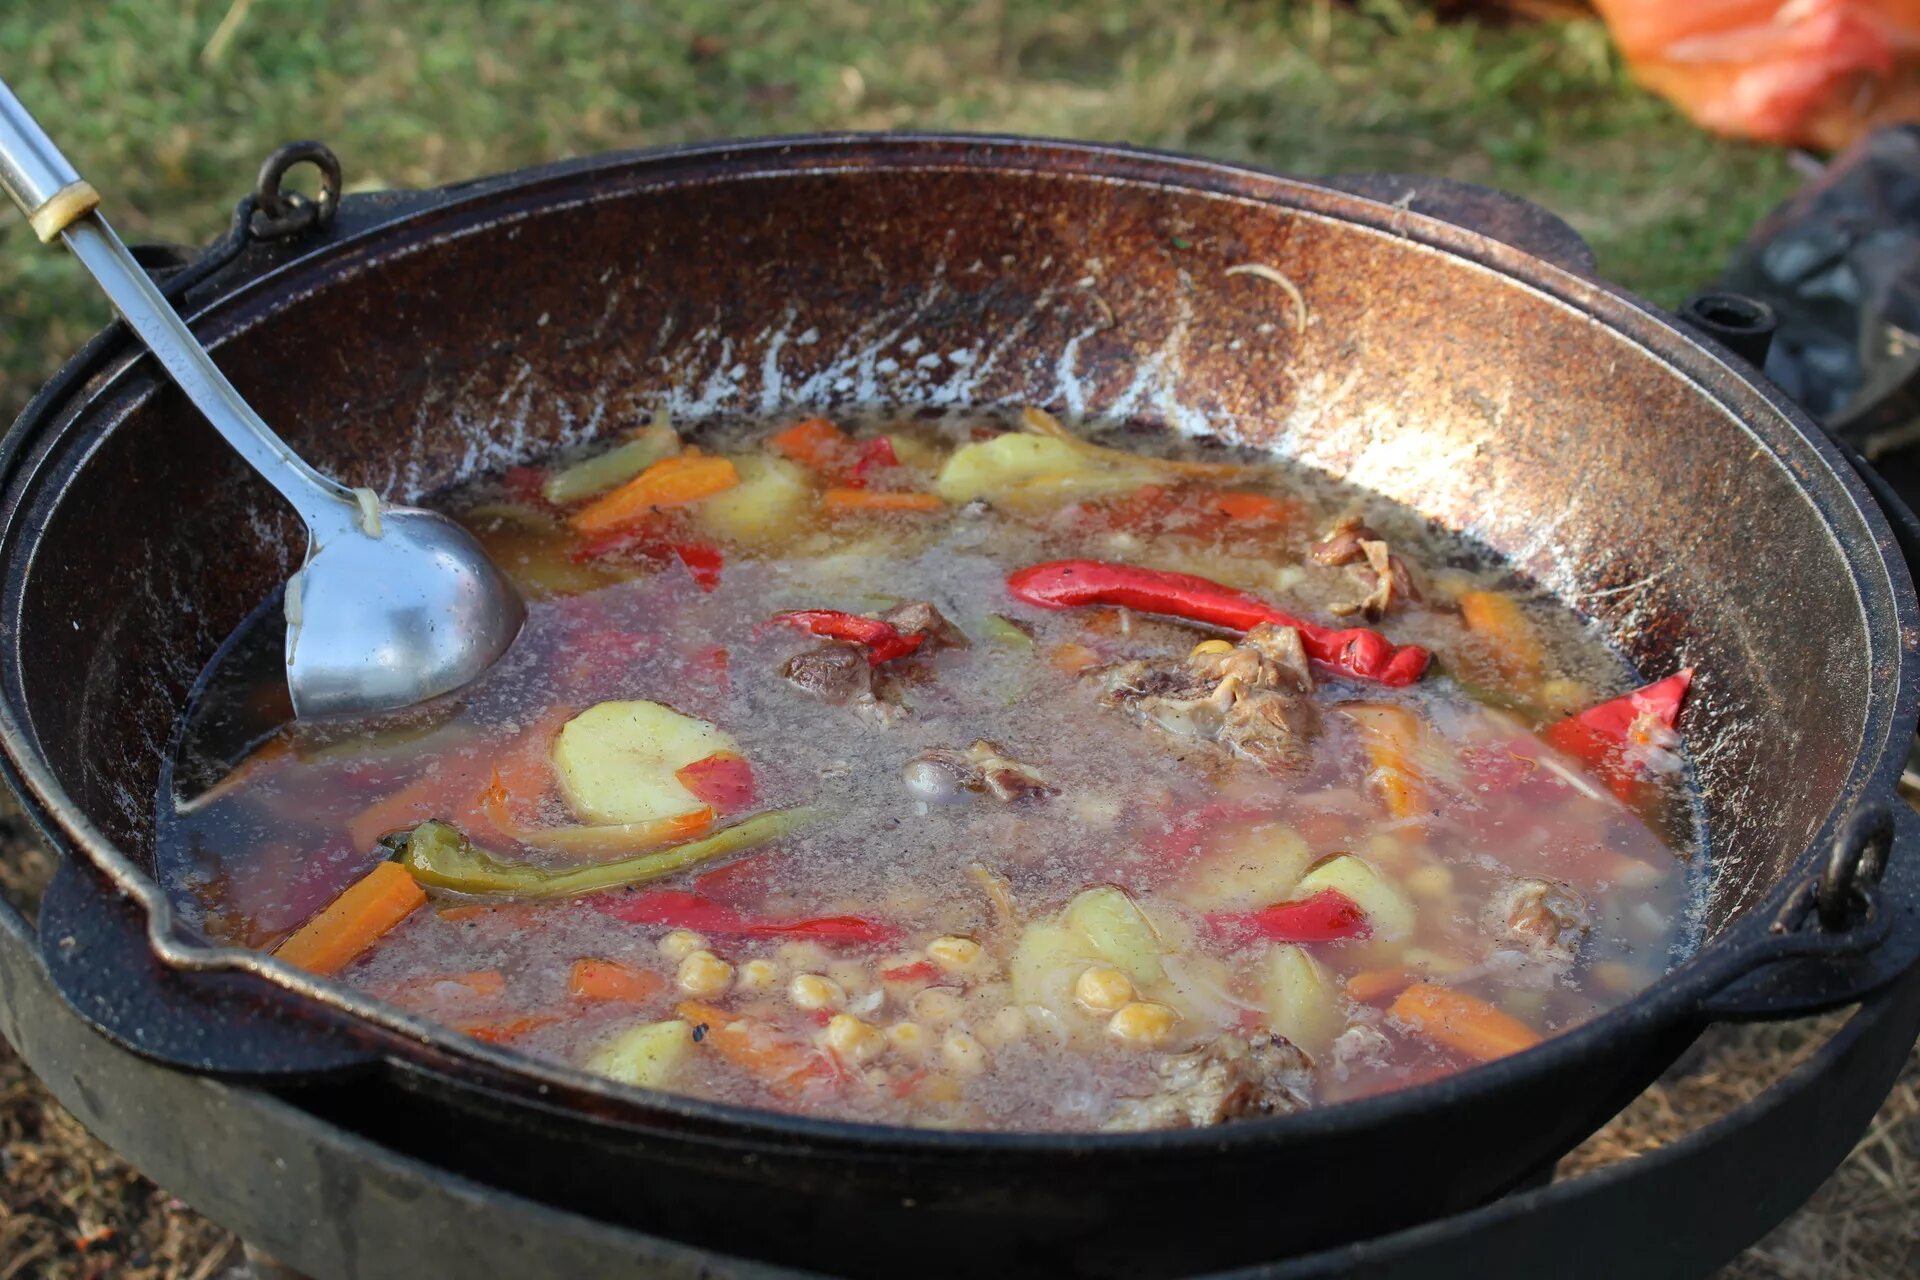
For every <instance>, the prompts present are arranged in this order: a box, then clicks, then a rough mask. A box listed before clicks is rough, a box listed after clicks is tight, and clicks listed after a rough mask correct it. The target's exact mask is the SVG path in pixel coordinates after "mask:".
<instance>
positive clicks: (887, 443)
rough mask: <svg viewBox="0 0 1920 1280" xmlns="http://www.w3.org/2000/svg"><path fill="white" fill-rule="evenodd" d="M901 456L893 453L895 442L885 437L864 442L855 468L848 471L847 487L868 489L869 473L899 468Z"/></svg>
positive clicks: (854, 465)
mask: <svg viewBox="0 0 1920 1280" xmlns="http://www.w3.org/2000/svg"><path fill="white" fill-rule="evenodd" d="M899 465H900V456H899V455H898V454H896V453H895V452H894V451H893V441H891V440H889V439H888V438H887V437H885V436H875V437H874V438H873V439H871V440H865V441H862V442H861V444H860V451H859V452H858V453H857V454H855V455H854V461H853V466H852V467H850V468H849V469H848V471H847V487H848V488H850V489H864V488H866V487H867V473H868V472H869V471H872V470H873V469H874V468H875V467H897V466H899Z"/></svg>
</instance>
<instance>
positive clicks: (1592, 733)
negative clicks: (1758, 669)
mask: <svg viewBox="0 0 1920 1280" xmlns="http://www.w3.org/2000/svg"><path fill="white" fill-rule="evenodd" d="M1692 685H1693V668H1692V667H1688V668H1687V669H1686V670H1685V671H1677V672H1675V673H1674V674H1673V675H1670V676H1668V677H1667V678H1666V679H1665V680H1656V681H1654V682H1653V683H1652V684H1650V685H1645V686H1643V687H1641V688H1638V689H1635V690H1634V691H1633V692H1632V693H1628V694H1622V695H1621V696H1620V697H1618V698H1614V699H1612V700H1610V701H1607V702H1602V703H1600V704H1599V705H1598V706H1593V707H1588V708H1587V709H1586V710H1585V711H1582V712H1580V713H1579V714H1577V715H1571V716H1568V717H1567V718H1566V719H1565V720H1562V721H1560V722H1559V723H1557V724H1553V725H1549V726H1547V728H1546V729H1545V730H1543V731H1542V732H1541V734H1540V736H1541V737H1542V738H1544V739H1545V740H1546V741H1547V742H1548V743H1549V744H1550V745H1551V746H1553V747H1554V748H1555V749H1557V750H1559V751H1563V752H1565V753H1566V754H1568V755H1570V756H1572V757H1573V758H1574V759H1576V760H1579V761H1582V762H1583V763H1585V764H1586V765H1587V767H1589V768H1590V769H1592V770H1593V771H1594V772H1595V773H1597V774H1599V775H1600V776H1601V777H1602V778H1604V779H1605V780H1606V783H1607V785H1608V786H1609V787H1611V788H1613V791H1614V794H1616V795H1618V796H1620V798H1621V799H1623V800H1631V799H1632V797H1633V791H1634V787H1635V785H1636V783H1637V782H1638V779H1637V778H1636V777H1635V776H1634V773H1633V770H1632V769H1630V768H1629V767H1627V766H1626V764H1625V762H1623V761H1622V760H1621V758H1620V751H1621V748H1623V747H1625V746H1626V745H1627V740H1628V737H1629V735H1630V734H1631V733H1632V732H1633V727H1634V725H1636V724H1638V723H1639V722H1640V721H1641V720H1644V719H1648V718H1651V719H1653V720H1655V721H1657V722H1658V723H1660V724H1661V725H1663V726H1665V727H1666V728H1668V729H1671V728H1673V726H1674V722H1675V721H1677V720H1678V719H1679V718H1680V704H1681V703H1682V702H1684V701H1685V700H1686V697H1687V690H1688V689H1689V688H1690V687H1692Z"/></svg>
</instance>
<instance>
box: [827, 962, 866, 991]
mask: <svg viewBox="0 0 1920 1280" xmlns="http://www.w3.org/2000/svg"><path fill="white" fill-rule="evenodd" d="M825 972H826V975H827V976H828V977H829V978H831V979H833V980H834V981H835V982H837V983H839V984H840V989H841V990H842V991H844V992H846V993H847V994H848V995H850V996H857V995H859V994H861V993H862V992H864V991H869V990H871V989H872V988H873V985H874V977H873V974H872V973H870V972H868V970H867V966H865V965H863V964H861V963H860V962H859V961H858V960H838V961H835V962H834V963H833V964H830V965H828V966H827V967H826V970H825Z"/></svg>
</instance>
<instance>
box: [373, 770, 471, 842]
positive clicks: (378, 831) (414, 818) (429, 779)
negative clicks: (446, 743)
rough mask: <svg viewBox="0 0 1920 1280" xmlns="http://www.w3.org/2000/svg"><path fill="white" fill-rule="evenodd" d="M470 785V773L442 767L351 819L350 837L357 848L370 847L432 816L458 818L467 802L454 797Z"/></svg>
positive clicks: (416, 779) (377, 801) (375, 802)
mask: <svg viewBox="0 0 1920 1280" xmlns="http://www.w3.org/2000/svg"><path fill="white" fill-rule="evenodd" d="M468 785H471V784H470V783H469V781H468V775H466V774H465V773H464V772H463V771H461V770H458V769H450V768H448V769H442V770H441V771H440V772H438V773H429V774H425V775H423V776H421V777H418V778H415V779H414V780H413V781H412V782H409V783H408V784H407V785H406V786H404V787H402V788H400V789H399V790H398V791H396V792H394V793H393V794H392V795H390V796H387V797H385V798H384V799H381V800H376V801H374V802H373V803H372V804H370V805H368V806H367V807H366V808H364V809H362V810H361V811H360V812H359V813H356V814H355V815H353V817H351V818H349V819H348V820H347V839H349V840H351V841H352V842H353V847H354V848H355V849H359V850H368V849H371V848H373V846H374V842H375V841H377V840H379V839H380V837H381V836H383V835H386V834H387V832H389V831H398V830H400V828H402V827H410V826H413V825H414V824H415V823H417V822H424V821H426V820H427V819H428V818H443V817H444V818H454V817H458V816H460V815H461V813H462V812H463V811H464V802H463V801H455V800H454V798H453V797H454V796H455V795H456V794H458V793H459V792H461V791H464V790H465V788H466V786H468Z"/></svg>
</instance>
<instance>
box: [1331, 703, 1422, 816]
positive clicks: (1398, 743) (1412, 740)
mask: <svg viewBox="0 0 1920 1280" xmlns="http://www.w3.org/2000/svg"><path fill="white" fill-rule="evenodd" d="M1340 713H1341V714H1342V715H1344V716H1346V717H1347V718H1348V719H1349V720H1352V721H1353V722H1354V723H1355V724H1357V725H1359V726H1360V737H1361V742H1362V745H1364V746H1365V747H1366V751H1367V759H1368V760H1370V761H1371V762H1372V763H1373V775H1372V778H1371V781H1372V783H1373V786H1374V790H1375V791H1377V792H1378V793H1379V795H1380V801H1381V803H1382V804H1384V805H1386V807H1387V812H1388V813H1389V814H1391V815H1392V816H1393V817H1396V818H1412V817H1416V816H1418V815H1421V814H1424V813H1427V812H1429V811H1430V810H1431V809H1432V807H1433V805H1432V802H1431V799H1430V798H1429V796H1428V795H1427V785H1426V780H1425V779H1424V778H1422V777H1421V775H1420V769H1419V766H1417V765H1416V764H1415V763H1414V760H1413V753H1414V750H1415V748H1416V747H1417V746H1418V745H1419V742H1420V735H1421V731H1422V729H1423V727H1424V726H1423V725H1422V724H1421V721H1420V717H1419V716H1418V715H1417V714H1415V713H1414V712H1412V711H1409V710H1408V709H1407V708H1405V707H1398V706H1391V705H1388V704H1385V703H1351V704H1349V705H1347V706H1343V707H1341V708H1340Z"/></svg>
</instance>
